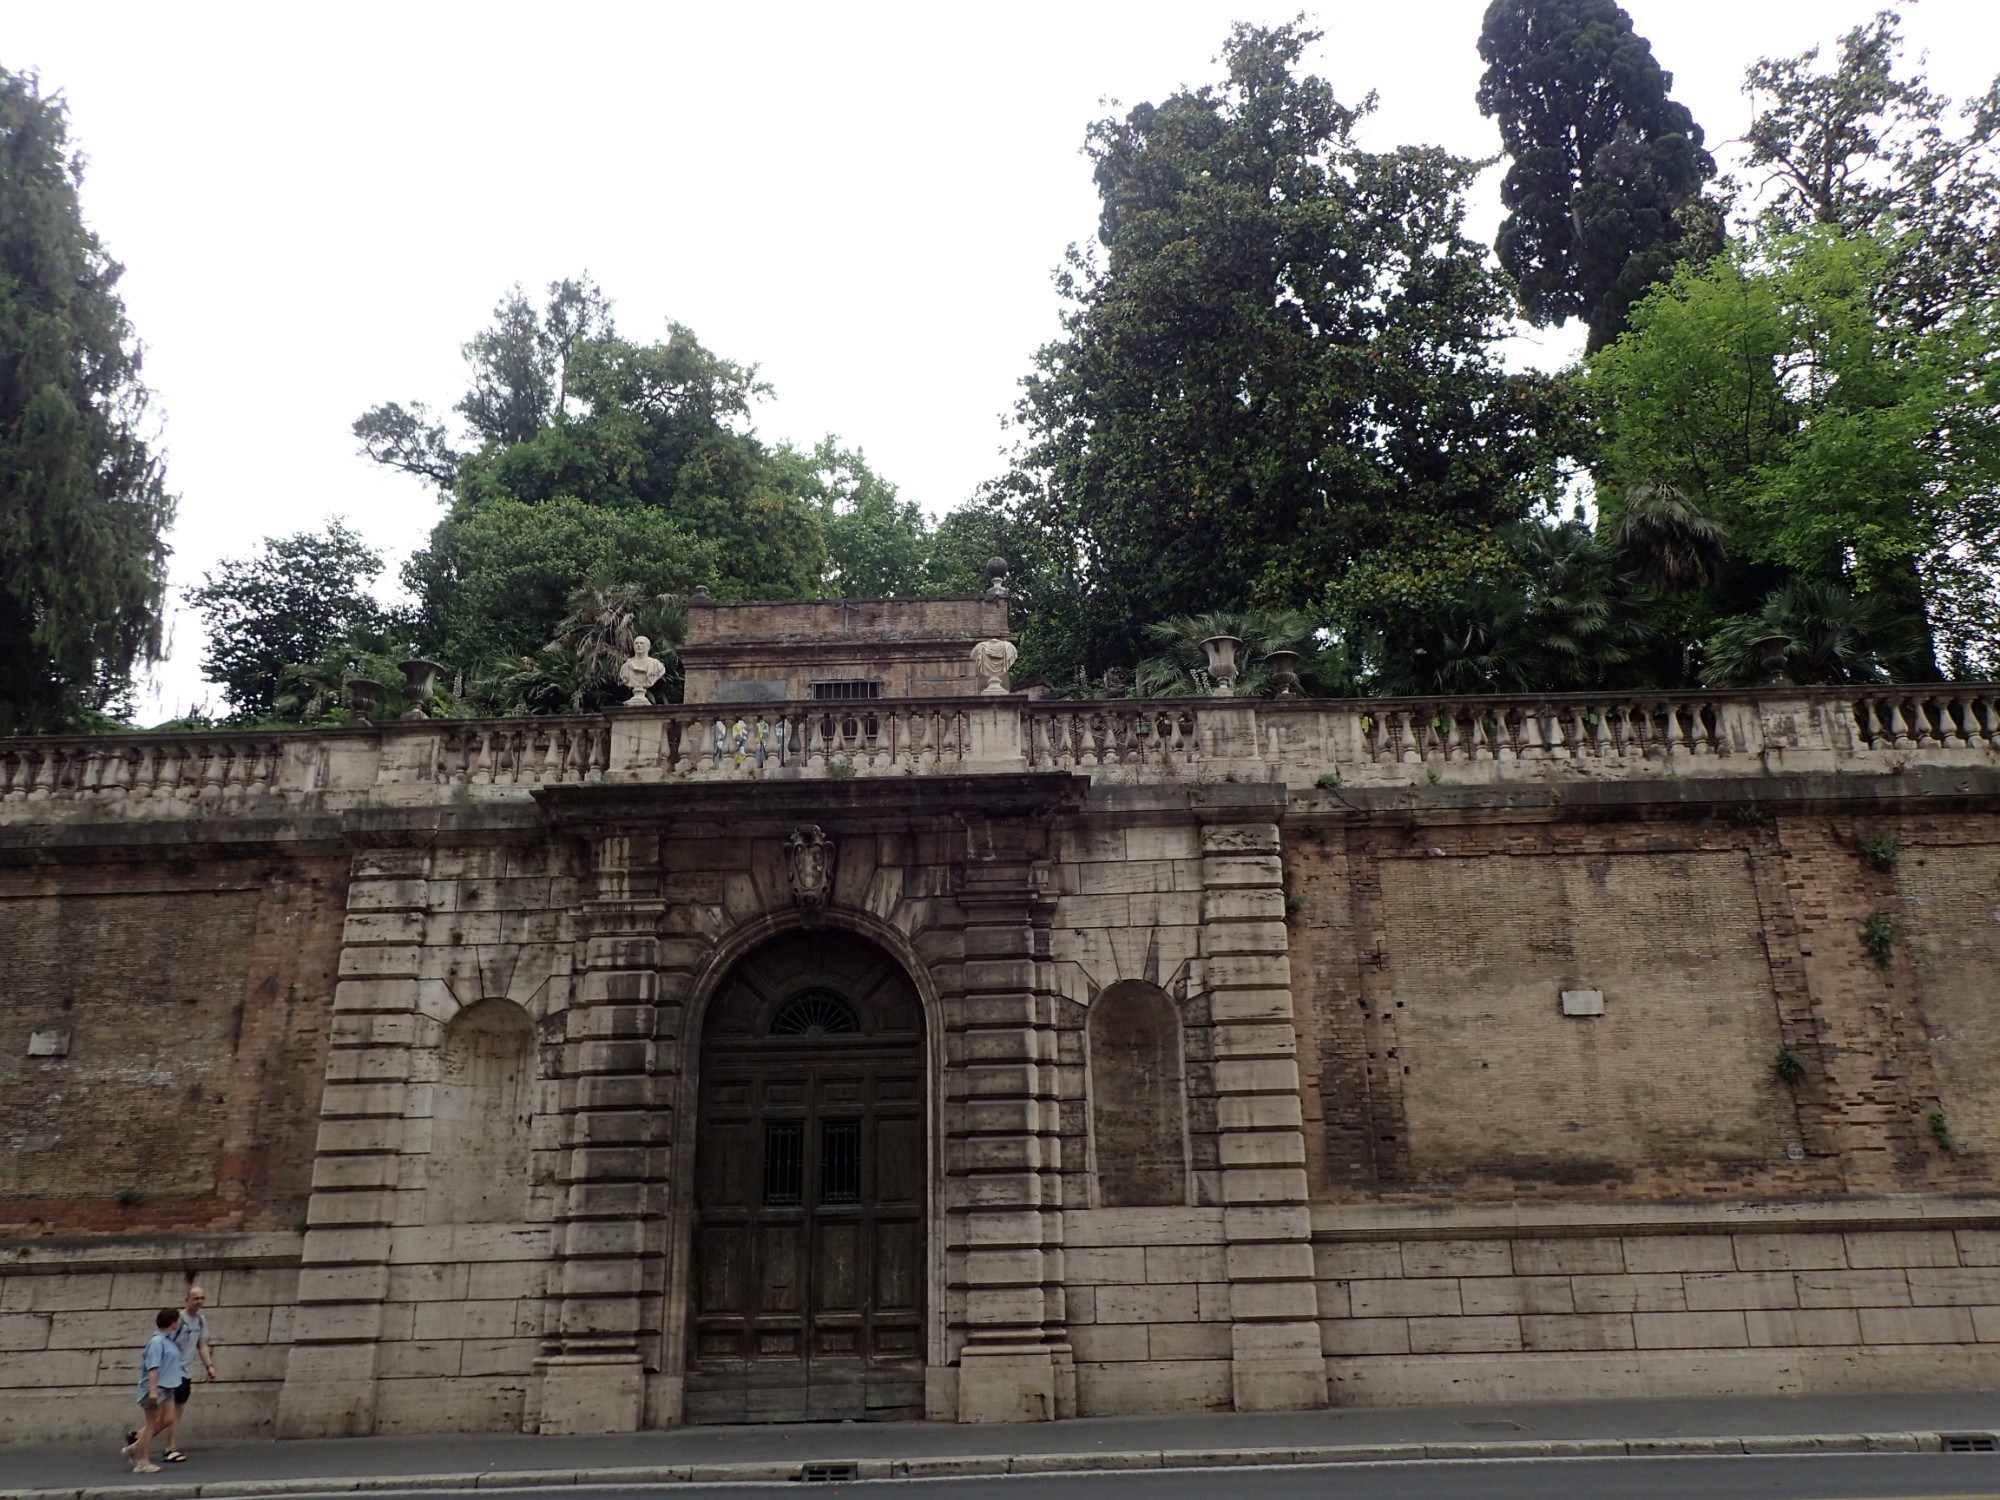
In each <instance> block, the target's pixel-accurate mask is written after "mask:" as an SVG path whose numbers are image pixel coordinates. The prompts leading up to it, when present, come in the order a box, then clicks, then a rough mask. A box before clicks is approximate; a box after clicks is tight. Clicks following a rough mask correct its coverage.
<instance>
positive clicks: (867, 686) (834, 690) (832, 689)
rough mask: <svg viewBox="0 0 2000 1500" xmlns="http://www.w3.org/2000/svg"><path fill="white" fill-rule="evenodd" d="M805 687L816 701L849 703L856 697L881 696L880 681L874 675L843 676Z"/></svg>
mask: <svg viewBox="0 0 2000 1500" xmlns="http://www.w3.org/2000/svg"><path fill="white" fill-rule="evenodd" d="M807 687H808V689H809V691H810V692H811V693H812V695H813V699H814V701H815V702H818V703H850V702H852V701H854V700H855V699H857V698H879V697H881V696H882V682H881V679H880V678H876V677H844V678H842V679H840V680H839V681H838V682H814V683H809V684H807Z"/></svg>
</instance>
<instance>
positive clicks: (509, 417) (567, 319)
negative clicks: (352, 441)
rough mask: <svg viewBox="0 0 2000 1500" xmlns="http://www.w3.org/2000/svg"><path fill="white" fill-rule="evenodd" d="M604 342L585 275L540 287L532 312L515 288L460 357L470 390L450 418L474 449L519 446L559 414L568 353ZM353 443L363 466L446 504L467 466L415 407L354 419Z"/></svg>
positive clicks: (438, 426)
mask: <svg viewBox="0 0 2000 1500" xmlns="http://www.w3.org/2000/svg"><path fill="white" fill-rule="evenodd" d="M612 336H613V329H612V324H611V303H610V301H609V300H608V299H607V298H606V297H605V295H604V293H603V292H602V291H601V290H600V289H599V288H598V286H597V284H596V283H595V282H593V281H592V280H591V279H590V277H589V276H588V275H584V276H579V277H572V278H565V279H564V280H562V281H552V282H550V283H549V286H548V300H547V302H546V303H545V304H544V306H543V309H542V310H541V311H540V312H537V311H536V309H535V306H534V304H533V303H532V302H530V301H529V300H528V294H527V293H526V292H525V291H524V290H523V289H522V288H521V287H520V285H519V284H516V285H515V286H514V287H513V288H512V289H511V290H510V291H509V292H508V293H507V295H506V296H504V297H502V298H501V299H500V301H499V303H498V304H497V305H496V306H495V307H494V309H493V323H492V325H491V326H490V327H488V328H486V329H483V330H482V331H481V332H479V333H476V334H474V335H473V336H472V338H471V339H469V340H468V341H467V342H466V344H465V345H464V347H463V348H462V350H461V351H460V352H461V353H462V354H463V355H464V356H465V363H466V366H467V369H468V370H469V371H470V373H471V376H472V386H471V389H469V390H468V391H467V392H466V393H465V394H464V395H463V396H462V397H460V398H459V401H458V404H457V406H455V407H454V408H453V410H454V411H456V412H457V413H458V414H459V415H460V416H461V417H463V418H464V419H465V421H466V424H467V426H469V427H470V428H471V429H472V434H473V436H474V437H475V438H477V439H478V440H479V441H480V442H481V443H485V444H497V445H501V446H505V445H507V444H510V443H524V442H528V441H530V440H532V439H533V438H534V437H535V436H536V435H537V434H538V433H540V432H541V430H542V428H543V427H544V426H545V425H546V424H547V423H548V422H549V421H551V420H552V419H553V418H555V417H558V416H562V415H566V414H567V413H568V410H569V366H570V361H571V359H572V358H574V357H575V354H576V352H577V350H578V348H579V347H580V346H582V345H583V344H586V343H588V342H589V341H591V340H593V339H608V338H611V337H612ZM354 435H355V436H356V437H358V438H360V439H361V451H362V453H363V454H365V455H366V456H367V457H369V458H372V459H374V460H375V462H377V463H379V464H386V465H387V466H388V467H390V468H393V469H401V470H403V471H404V472H405V473H408V474H414V475H416V476H417V477H418V478H419V479H426V480H429V481H430V482H431V483H432V484H435V485H436V486H437V487H438V488H439V489H441V490H443V491H444V492H445V493H446V494H450V493H451V491H452V489H453V487H454V486H455V485H456V484H457V482H458V474H459V470H460V468H461V467H462V466H463V465H464V463H465V460H466V457H467V455H466V454H465V453H463V452H461V451H460V450H459V449H458V447H457V446H456V445H455V444H454V443H453V441H452V438H451V434H450V432H449V430H448V429H447V428H446V426H445V424H444V423H443V422H442V421H441V420H439V419H438V418H437V417H435V416H433V415H432V414H431V410H430V408H429V407H428V406H426V405H425V404H424V403H423V402H421V401H413V402H411V403H410V404H409V405H407V406H405V405H404V404H403V403H401V402H399V401H390V402H386V403H384V404H383V405H381V406H377V407H373V408H371V409H370V410H368V411H366V412H364V413H362V414H361V416H359V417H358V418H356V419H355V423H354Z"/></svg>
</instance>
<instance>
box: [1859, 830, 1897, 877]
mask: <svg viewBox="0 0 2000 1500" xmlns="http://www.w3.org/2000/svg"><path fill="white" fill-rule="evenodd" d="M1854 852H1855V853H1857V854H1859V855H1860V856H1861V857H1862V859H1864V860H1866V861H1867V862H1868V865H1869V867H1870V868H1871V869H1876V870H1883V871H1888V870H1893V869H1895V868H1896V861H1897V860H1898V859H1900V858H1901V857H1902V853H1903V846H1902V845H1901V844H1899V843H1898V842H1897V841H1896V838H1895V836H1894V835H1893V834H1887V833H1881V834H1874V835H1863V836H1862V837H1860V838H1857V839H1856V840H1855V841H1854Z"/></svg>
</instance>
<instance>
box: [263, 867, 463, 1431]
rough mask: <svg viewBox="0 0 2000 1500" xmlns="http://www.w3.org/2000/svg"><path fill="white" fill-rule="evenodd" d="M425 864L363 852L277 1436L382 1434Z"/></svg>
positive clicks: (418, 1013) (415, 1038) (337, 1001)
mask: <svg viewBox="0 0 2000 1500" xmlns="http://www.w3.org/2000/svg"><path fill="white" fill-rule="evenodd" d="M428 867H429V856H428V855H427V854H426V853H425V852H424V851H422V850H413V849H379V850H366V851H363V852H362V853H359V854H357V855H356V856H355V859H354V871H353V878H352V880H351V882H350V884H349V885H348V889H347V917H346V924H345V927H344V930H343V933H342V947H341V953H340V979H339V982H338V984H337V985H336V987H335V989H334V998H333V1034H332V1038H331V1047H330V1049H329V1051H328V1054H327V1062H326V1081H325V1088H324V1092H323V1094H322V1095H321V1100H320V1126H319V1143H318V1147H317V1150H316V1153H315V1156H314V1159H313V1193H312V1202H311V1205H310V1206H309V1208H308V1209H307V1211H306V1236H305V1247H304V1258H303V1262H302V1264H301V1266H300V1268H299V1293H298V1310H297V1313H296V1314H295V1320H294V1324H293V1328H294V1332H293V1339H292V1347H291V1349H290V1351H289V1352H288V1354H287V1355H286V1359H285V1384H284V1388H283V1390H282V1391H281V1392H280V1394H279V1398H278V1424H277V1431H278V1435H279V1436H280V1437H352V1436H365V1435H367V1434H369V1433H372V1432H373V1431H374V1430H375V1398H376V1373H377V1369H376V1365H377V1357H378V1354H377V1351H378V1349H379V1346H380V1344H379V1341H380V1340H381V1338H382V1337H383V1335H384V1333H385V1332H393V1331H394V1330H386V1329H385V1328H384V1318H385V1317H386V1316H387V1310H386V1308H385V1306H384V1301H385V1298H386V1297H387V1294H388V1289H389V1248H390V1238H391V1235H392V1233H393V1225H394V1223H395V1217H396V1212H395V1208H396V1188H397V1182H398V1175H399V1173H398V1167H399V1161H400V1153H401V1151H402V1148H403V1141H404V1131H405V1125H404V1115H405V1110H406V1105H407V1099H406V1094H407V1092H408V1088H409V1077H410V1057H411V1049H412V1048H413V1047H414V1046H415V1045H416V1044H417V1043H418V1042H419V1040H420V1039H421V1038H420V1034H424V1033H429V1032H434V1031H435V1029H436V1027H437V1024H438V1023H437V1022H436V1021H435V1020H434V1019H432V1018H430V1017H427V1016H425V1015H424V1014H423V1013H422V1009H421V1005H420V999H421V987H420V980H419V978H418V964H419V958H420V955H421V951H422V945H423V927H424V918H425V908H426V906H427V904H428V899H429V894H428V893H429V885H428V882H427V880H426V879H425V874H426V871H427V869H428Z"/></svg>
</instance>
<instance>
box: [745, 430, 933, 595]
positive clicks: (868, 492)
mask: <svg viewBox="0 0 2000 1500" xmlns="http://www.w3.org/2000/svg"><path fill="white" fill-rule="evenodd" d="M773 459H774V461H775V462H776V463H777V464H778V465H779V466H781V467H789V468H793V469H795V471H796V472H795V475H794V477H793V478H792V479H791V481H790V482H789V483H788V484H787V485H786V488H787V489H789V490H791V491H793V492H794V493H796V494H798V495H800V496H802V497H803V498H804V499H805V500H807V501H808V502H809V503H811V504H812V505H814V506H816V507H817V508H818V511H819V515H820V525H821V527H822V529H823V531H824V533H825V536H826V556H827V573H826V578H825V580H824V582H823V583H822V584H821V586H820V591H821V593H822V594H824V595H825V596H826V597H827V598H831V599H886V598H891V597H895V596H899V595H901V596H907V595H911V594H921V593H924V592H925V591H926V586H927V584H928V583H929V575H930V555H931V530H930V523H929V521H928V520H926V519H925V517H924V511H923V507H922V506H920V505H918V504H917V502H916V501H914V500H904V499H901V498H900V497H899V496H898V495H897V493H896V486H895V485H893V484H891V483H890V482H889V481H888V480H886V479H884V478H883V477H882V476H881V475H880V474H877V473H876V472H875V471H874V470H873V469H872V468H870V467H869V466H868V460H867V457H866V456H865V455H864V454H863V453H862V452H861V450H860V449H858V448H843V447H842V446H841V445H840V440H839V439H838V438H835V437H833V436H831V435H829V436H827V437H825V438H823V439H821V440H820V443H819V445H818V446H817V447H815V448H814V449H813V450H812V451H811V452H810V453H802V452H800V451H799V450H797V449H795V448H793V447H791V446H790V445H789V444H785V445H781V446H780V447H779V448H778V451H777V452H776V453H775V454H774V455H773Z"/></svg>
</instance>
